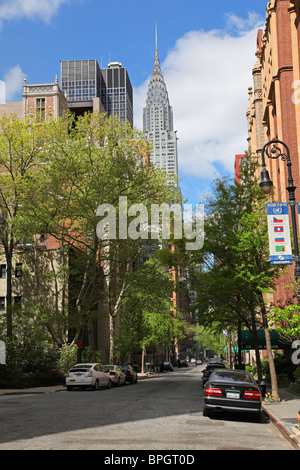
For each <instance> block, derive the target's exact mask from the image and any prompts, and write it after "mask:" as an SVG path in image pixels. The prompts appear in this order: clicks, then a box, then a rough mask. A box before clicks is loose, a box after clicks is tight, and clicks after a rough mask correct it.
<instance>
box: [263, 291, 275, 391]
mask: <svg viewBox="0 0 300 470" xmlns="http://www.w3.org/2000/svg"><path fill="white" fill-rule="evenodd" d="M261 313H262V322H263V327H264V332H265V338H266V345H267V354H268V360H269V368H270V376H271V387H272V394H273V395H274V396H275V398H279V391H278V384H277V375H276V369H275V363H274V356H273V351H272V344H271V335H270V332H269V329H268V320H267V312H266V307H265V303H264V300H263V296H262V295H261Z"/></svg>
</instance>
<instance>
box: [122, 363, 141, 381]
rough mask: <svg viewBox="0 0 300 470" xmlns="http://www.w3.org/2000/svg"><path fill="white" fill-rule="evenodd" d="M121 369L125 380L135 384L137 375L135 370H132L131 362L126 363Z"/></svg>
mask: <svg viewBox="0 0 300 470" xmlns="http://www.w3.org/2000/svg"><path fill="white" fill-rule="evenodd" d="M122 371H123V372H124V373H125V375H126V382H129V383H131V384H136V383H137V381H138V375H137V372H136V371H135V370H134V368H133V367H132V365H131V364H127V366H123V367H122Z"/></svg>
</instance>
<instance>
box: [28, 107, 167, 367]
mask: <svg viewBox="0 0 300 470" xmlns="http://www.w3.org/2000/svg"><path fill="white" fill-rule="evenodd" d="M66 129H68V133H67V132H66ZM47 136H48V138H47V141H45V142H44V147H45V150H46V152H47V153H48V154H49V160H50V162H49V165H47V166H46V168H45V175H46V182H47V183H46V184H44V186H43V187H40V194H39V196H40V199H39V203H38V204H31V205H30V206H29V207H28V210H27V213H28V214H29V216H28V220H29V221H30V217H31V221H32V224H33V223H35V225H36V228H37V229H38V230H39V232H40V233H41V232H42V233H47V234H49V235H51V236H53V237H55V238H56V239H57V241H58V242H59V245H60V249H61V250H62V252H63V253H64V257H65V264H64V266H63V270H62V273H63V274H64V273H65V272H66V273H67V275H66V279H71V280H72V282H71V283H69V287H68V298H69V309H68V312H67V315H68V322H67V323H66V322H60V325H59V326H61V325H67V329H68V332H69V334H70V333H71V334H72V338H69V341H73V342H75V341H76V339H77V338H78V337H79V336H80V334H81V330H82V329H87V331H88V335H89V346H90V350H91V354H92V355H93V356H94V355H95V347H96V345H95V320H96V319H97V317H98V316H99V315H105V314H108V315H109V319H110V360H113V356H114V335H115V326H116V319H117V317H118V315H119V314H120V311H121V310H120V308H121V300H122V298H123V296H124V293H125V291H126V288H127V283H128V281H127V279H129V277H130V276H129V274H130V271H131V267H132V265H133V264H134V263H137V262H138V260H139V259H140V258H141V257H143V255H144V253H145V252H146V253H147V250H148V249H149V245H150V244H151V243H150V242H151V240H149V241H148V240H145V239H143V238H142V237H141V236H139V224H138V222H135V217H134V215H133V216H131V217H130V218H129V220H126V222H128V223H131V222H133V224H136V235H137V236H136V239H135V238H133V237H131V238H130V237H127V238H126V234H125V236H124V234H123V236H122V235H121V236H120V234H119V229H120V224H119V221H120V216H121V215H122V209H121V206H120V197H126V201H127V205H128V207H132V206H133V207H134V204H143V205H144V206H145V207H146V208H147V209H148V210H149V213H150V210H151V203H154V202H157V203H160V202H166V201H168V200H169V199H170V189H169V187H168V185H167V182H166V177H165V176H164V175H162V173H160V172H157V171H155V170H154V169H153V167H152V166H151V165H149V164H147V162H146V157H147V152H148V145H147V143H146V142H145V140H144V137H143V134H142V133H141V132H139V131H137V130H135V129H132V128H131V127H130V126H129V125H127V124H124V123H122V122H120V121H119V120H118V119H117V118H116V117H113V116H112V117H110V118H107V117H106V116H105V115H99V114H97V113H93V114H86V115H84V116H82V117H79V118H78V119H77V120H75V119H74V118H73V117H72V116H68V117H66V116H65V117H63V118H62V119H59V120H57V121H50V122H49V127H48V133H47ZM100 206H101V207H102V208H103V207H104V206H105V207H107V208H108V209H107V210H109V209H111V210H112V211H113V213H114V214H115V216H116V219H115V220H116V237H115V239H111V238H110V239H102V238H99V236H98V234H97V227H98V224H99V222H100V221H101V216H106V214H101V215H100V214H99V213H98V208H99V207H100ZM104 219H105V217H104ZM99 304H102V305H104V306H105V307H106V306H107V307H108V309H107V310H108V311H107V310H106V308H104V307H103V308H102V310H99ZM65 313H66V312H63V314H65ZM64 336H65V334H64V335H63V334H57V335H56V337H61V338H62V337H64Z"/></svg>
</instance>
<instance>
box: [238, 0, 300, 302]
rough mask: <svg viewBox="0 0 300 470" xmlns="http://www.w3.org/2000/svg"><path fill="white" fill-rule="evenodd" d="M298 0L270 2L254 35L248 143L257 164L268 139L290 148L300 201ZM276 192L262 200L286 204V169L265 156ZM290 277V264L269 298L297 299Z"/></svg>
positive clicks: (291, 268) (299, 13) (299, 1)
mask: <svg viewBox="0 0 300 470" xmlns="http://www.w3.org/2000/svg"><path fill="white" fill-rule="evenodd" d="M299 22H300V0H271V1H270V2H268V4H267V9H266V22H265V27H264V30H259V31H258V34H257V51H256V63H255V65H254V67H253V70H252V75H253V86H251V87H249V89H248V93H249V108H248V110H247V121H248V147H249V151H250V152H251V153H252V155H254V156H256V157H257V159H258V162H259V163H261V150H262V148H263V146H264V144H265V143H267V142H268V141H270V140H272V139H279V140H281V141H283V142H284V143H285V144H286V145H287V146H288V148H289V150H290V156H291V162H292V172H293V179H294V184H295V186H296V193H295V195H296V200H297V201H300V158H299V157H300V155H299V152H300V146H299V144H300V25H299ZM266 164H267V169H268V171H269V174H270V178H271V180H272V181H273V185H274V186H273V187H274V191H273V194H272V195H271V196H269V200H266V202H275V201H276V202H287V201H288V197H289V195H288V191H287V190H286V187H287V185H288V181H287V180H288V167H287V164H286V162H284V161H282V160H281V159H280V158H277V159H270V158H266ZM298 233H299V227H298ZM293 280H294V266H290V267H289V268H288V269H287V272H286V273H285V274H284V275H283V276H282V277H281V278H280V279H279V280H278V284H277V289H276V293H275V294H274V296H273V299H271V300H273V301H275V302H276V301H282V302H283V303H290V302H293V301H295V298H293V297H294V296H293V292H292V291H288V290H287V289H286V288H285V286H287V285H290V284H291V282H292V281H293Z"/></svg>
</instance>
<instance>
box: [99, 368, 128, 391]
mask: <svg viewBox="0 0 300 470" xmlns="http://www.w3.org/2000/svg"><path fill="white" fill-rule="evenodd" d="M103 368H104V369H106V370H107V373H108V375H109V377H110V380H111V383H112V385H115V386H116V387H119V386H120V385H126V374H125V372H123V371H122V369H121V367H120V366H115V365H112V364H109V365H105V366H103Z"/></svg>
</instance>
